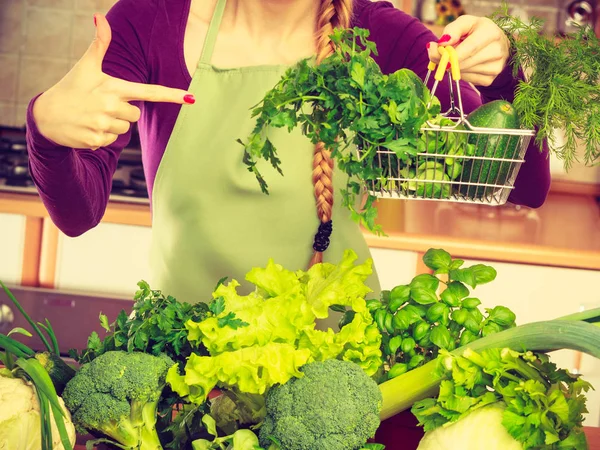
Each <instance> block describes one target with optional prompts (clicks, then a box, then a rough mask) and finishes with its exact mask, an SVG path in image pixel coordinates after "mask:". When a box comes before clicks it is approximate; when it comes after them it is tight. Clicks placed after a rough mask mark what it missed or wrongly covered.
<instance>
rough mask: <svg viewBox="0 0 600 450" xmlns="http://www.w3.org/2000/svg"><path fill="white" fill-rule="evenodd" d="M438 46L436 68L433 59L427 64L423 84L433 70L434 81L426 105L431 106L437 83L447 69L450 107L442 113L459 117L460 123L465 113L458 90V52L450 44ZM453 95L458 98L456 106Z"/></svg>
mask: <svg viewBox="0 0 600 450" xmlns="http://www.w3.org/2000/svg"><path fill="white" fill-rule="evenodd" d="M438 48H439V52H440V55H441V59H440V62H439V64H437V70H436V63H434V62H433V61H429V64H428V65H427V76H426V77H425V86H427V84H428V82H429V78H430V77H431V74H432V73H433V72H434V71H435V74H434V79H435V82H434V83H433V87H432V88H431V98H430V99H429V102H428V104H427V107H428V108H429V107H430V106H431V102H432V100H433V97H434V96H435V92H436V90H437V87H438V84H439V83H440V81H442V80H443V79H444V74H445V73H446V71H448V83H449V88H450V109H449V110H448V111H447V112H446V113H445V114H444V116H446V117H449V116H452V115H457V116H458V118H459V119H460V122H459V123H462V122H464V120H465V115H464V111H463V104H462V93H461V90H460V80H461V73H460V65H459V63H458V54H457V53H456V49H455V48H454V47H452V46H451V45H448V46H446V47H438ZM455 92H456V94H455ZM455 95H456V96H457V98H458V107H457V106H456V102H455V98H454V96H455Z"/></svg>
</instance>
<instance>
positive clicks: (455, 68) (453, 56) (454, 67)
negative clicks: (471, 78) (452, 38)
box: [446, 46, 460, 81]
mask: <svg viewBox="0 0 600 450" xmlns="http://www.w3.org/2000/svg"><path fill="white" fill-rule="evenodd" d="M446 52H447V53H448V54H449V55H450V70H451V71H452V78H453V79H454V80H455V81H460V66H459V65H458V55H457V53H456V50H455V49H454V47H452V46H448V47H446Z"/></svg>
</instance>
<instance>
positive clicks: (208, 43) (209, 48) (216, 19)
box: [198, 0, 227, 64]
mask: <svg viewBox="0 0 600 450" xmlns="http://www.w3.org/2000/svg"><path fill="white" fill-rule="evenodd" d="M226 3H227V0H218V1H217V6H216V7H215V12H214V13H213V16H212V19H211V20H210V25H209V26H208V33H206V39H205V40H204V46H203V47H202V54H201V55H200V61H199V62H198V63H199V64H201V63H202V64H210V60H211V59H212V54H213V50H214V49H215V43H216V42H217V34H219V27H220V26H221V20H222V19H223V12H224V11H225V4H226Z"/></svg>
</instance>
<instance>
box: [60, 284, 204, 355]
mask: <svg viewBox="0 0 600 450" xmlns="http://www.w3.org/2000/svg"><path fill="white" fill-rule="evenodd" d="M138 287H139V289H138V291H137V292H136V293H135V296H134V300H135V303H134V305H133V311H132V313H131V315H129V314H127V312H125V310H121V312H120V313H119V315H118V316H117V319H116V320H115V321H114V322H113V323H112V324H110V325H109V324H108V318H107V317H106V316H105V315H104V314H100V323H101V325H102V327H103V328H104V329H105V330H106V332H107V334H106V336H105V337H104V339H102V340H101V339H100V336H98V333H96V332H95V331H94V332H93V333H92V334H91V335H90V337H89V339H88V346H87V348H86V349H85V350H83V352H82V353H81V354H79V355H78V354H77V351H76V350H71V356H72V357H73V358H75V359H76V360H77V361H78V362H79V363H82V364H83V363H86V362H90V361H92V360H93V359H95V358H96V357H98V356H100V355H101V354H103V353H105V352H108V351H111V350H125V351H128V352H133V351H139V352H144V353H150V354H152V355H156V356H158V355H159V354H161V353H166V354H167V355H168V356H169V357H171V359H173V360H174V361H177V362H181V363H185V360H186V358H187V357H188V356H190V354H191V353H192V351H198V349H196V348H192V346H191V344H190V342H189V341H188V339H187V335H188V330H187V328H186V327H185V323H186V322H187V321H188V320H192V321H194V322H200V321H202V320H204V319H205V318H206V317H208V315H209V314H210V309H209V305H207V304H206V303H202V302H200V303H196V304H194V305H191V304H189V303H182V302H178V301H177V300H176V299H175V298H174V297H172V296H170V295H169V296H165V295H163V293H162V292H161V291H158V290H153V289H150V286H149V285H148V283H146V282H145V281H140V282H139V283H138Z"/></svg>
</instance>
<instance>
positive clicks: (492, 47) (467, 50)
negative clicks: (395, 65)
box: [428, 16, 510, 86]
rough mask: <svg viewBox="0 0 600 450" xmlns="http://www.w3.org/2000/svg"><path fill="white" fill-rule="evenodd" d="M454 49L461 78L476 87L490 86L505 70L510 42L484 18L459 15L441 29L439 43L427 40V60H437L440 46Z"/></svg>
mask: <svg viewBox="0 0 600 450" xmlns="http://www.w3.org/2000/svg"><path fill="white" fill-rule="evenodd" d="M446 45H452V46H454V48H455V49H456V53H457V55H458V61H459V65H460V71H461V76H462V79H463V80H465V81H468V82H470V83H473V84H474V85H475V86H489V85H490V84H492V82H493V81H494V80H495V79H496V77H497V76H498V75H499V74H500V72H502V71H503V70H504V68H505V67H506V63H507V61H508V58H509V51H510V42H509V40H508V38H507V37H506V35H505V34H504V32H503V31H502V29H501V28H500V27H498V25H496V24H495V23H494V22H493V21H492V20H490V19H488V18H485V17H475V16H460V17H458V18H457V19H456V20H455V21H454V22H452V23H450V24H449V25H448V26H446V28H444V33H443V35H442V37H441V38H440V40H439V41H438V42H430V43H429V45H428V52H429V58H430V60H432V61H434V62H436V63H437V62H439V60H440V54H439V49H438V47H439V46H446Z"/></svg>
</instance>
